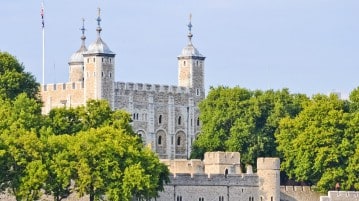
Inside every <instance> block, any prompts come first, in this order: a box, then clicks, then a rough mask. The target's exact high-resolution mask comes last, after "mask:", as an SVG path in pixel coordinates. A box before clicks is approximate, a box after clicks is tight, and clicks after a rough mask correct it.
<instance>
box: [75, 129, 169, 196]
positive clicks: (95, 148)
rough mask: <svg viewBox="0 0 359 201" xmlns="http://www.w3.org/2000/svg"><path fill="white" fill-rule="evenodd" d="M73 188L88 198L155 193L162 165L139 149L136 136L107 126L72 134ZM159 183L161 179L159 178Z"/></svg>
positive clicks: (157, 188) (153, 156)
mask: <svg viewBox="0 0 359 201" xmlns="http://www.w3.org/2000/svg"><path fill="white" fill-rule="evenodd" d="M72 151H73V155H75V156H76V162H75V168H76V179H75V184H76V189H77V191H78V192H79V193H80V195H84V194H89V195H90V200H95V199H99V198H100V197H101V196H103V195H105V194H106V195H107V196H108V198H109V199H110V200H124V201H126V200H131V198H132V197H133V196H134V195H137V196H144V197H146V198H152V197H155V196H157V191H158V190H159V186H158V184H159V183H160V182H159V180H160V179H162V178H160V176H161V173H162V172H163V165H162V164H160V162H159V161H158V159H156V156H155V155H154V154H149V153H148V151H146V150H145V149H144V148H143V145H142V144H141V143H140V141H139V139H138V137H134V136H131V135H127V134H126V132H125V130H117V129H114V128H113V127H110V126H107V127H102V128H98V129H90V130H88V131H86V132H81V133H79V134H78V135H77V136H76V139H75V142H74V145H73V149H72ZM161 183H162V181H161Z"/></svg>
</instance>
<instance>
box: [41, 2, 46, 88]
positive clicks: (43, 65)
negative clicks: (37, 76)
mask: <svg viewBox="0 0 359 201" xmlns="http://www.w3.org/2000/svg"><path fill="white" fill-rule="evenodd" d="M41 19H42V85H45V22H44V2H42V4H41Z"/></svg>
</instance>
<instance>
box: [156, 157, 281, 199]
mask: <svg viewBox="0 0 359 201" xmlns="http://www.w3.org/2000/svg"><path fill="white" fill-rule="evenodd" d="M162 162H163V163H164V164H166V165H167V166H168V168H169V170H170V172H171V173H172V175H171V177H170V181H171V182H170V183H169V184H167V185H166V186H165V190H164V192H161V193H160V197H159V198H157V199H156V200H157V201H168V200H174V201H177V200H178V201H180V200H182V201H185V200H205V201H218V200H220V201H222V200H223V201H234V200H250V201H255V200H256V201H258V200H260V201H279V200H280V187H279V173H280V170H279V164H280V162H279V159H278V158H258V160H257V164H258V165H257V169H258V171H257V173H252V172H251V171H248V170H247V173H242V172H241V169H240V154H239V153H238V152H207V153H206V154H205V156H204V160H203V161H201V160H178V159H176V160H162ZM248 172H249V173H248Z"/></svg>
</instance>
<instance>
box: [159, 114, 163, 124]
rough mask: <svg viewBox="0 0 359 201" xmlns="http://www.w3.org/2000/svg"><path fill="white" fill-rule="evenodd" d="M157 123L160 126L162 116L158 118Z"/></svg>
mask: <svg viewBox="0 0 359 201" xmlns="http://www.w3.org/2000/svg"><path fill="white" fill-rule="evenodd" d="M158 123H159V124H162V115H160V116H159V117H158Z"/></svg>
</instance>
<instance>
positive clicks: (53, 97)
mask: <svg viewBox="0 0 359 201" xmlns="http://www.w3.org/2000/svg"><path fill="white" fill-rule="evenodd" d="M40 94H41V99H42V101H43V103H44V106H43V108H42V113H43V114H47V113H48V112H49V111H50V110H51V109H52V108H58V107H76V106H79V105H84V103H85V100H84V83H83V82H68V83H57V84H47V85H43V86H41V88H40Z"/></svg>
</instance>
